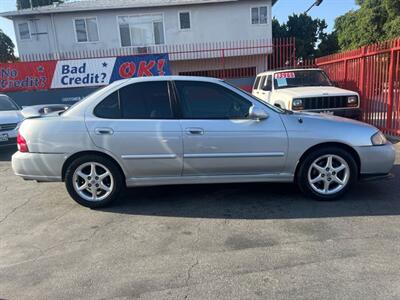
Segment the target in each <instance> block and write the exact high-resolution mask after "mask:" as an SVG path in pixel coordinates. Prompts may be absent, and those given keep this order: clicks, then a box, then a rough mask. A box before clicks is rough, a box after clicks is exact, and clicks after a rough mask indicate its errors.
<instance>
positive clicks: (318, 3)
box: [304, 0, 324, 14]
mask: <svg viewBox="0 0 400 300" xmlns="http://www.w3.org/2000/svg"><path fill="white" fill-rule="evenodd" d="M322 1H324V0H315V2H314V3H313V4H312V5H311V6H310V8H309V9H307V10H306V11H305V12H304V13H305V14H307V13H308V12H309V11H310V10H311V8H313V7H314V6H320V5H321V3H322Z"/></svg>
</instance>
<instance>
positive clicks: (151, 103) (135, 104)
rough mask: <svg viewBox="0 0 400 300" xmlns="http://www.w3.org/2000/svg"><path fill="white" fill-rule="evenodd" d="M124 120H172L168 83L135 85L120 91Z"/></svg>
mask: <svg viewBox="0 0 400 300" xmlns="http://www.w3.org/2000/svg"><path fill="white" fill-rule="evenodd" d="M119 97H120V101H121V107H122V118H124V119H172V118H173V114H172V109H171V103H170V100H169V93H168V83H167V81H154V82H143V83H134V84H131V85H128V86H125V87H123V88H121V89H120V90H119Z"/></svg>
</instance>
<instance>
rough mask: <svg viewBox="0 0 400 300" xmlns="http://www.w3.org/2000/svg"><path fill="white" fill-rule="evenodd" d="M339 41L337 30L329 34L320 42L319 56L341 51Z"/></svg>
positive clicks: (317, 54)
mask: <svg viewBox="0 0 400 300" xmlns="http://www.w3.org/2000/svg"><path fill="white" fill-rule="evenodd" d="M339 50H340V48H339V42H338V38H337V35H336V32H332V33H329V34H327V35H326V36H325V37H324V38H323V39H322V40H321V42H320V43H319V45H318V50H317V53H316V56H317V57H320V56H325V55H329V54H333V53H336V52H339Z"/></svg>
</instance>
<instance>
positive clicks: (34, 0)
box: [17, 0, 63, 9]
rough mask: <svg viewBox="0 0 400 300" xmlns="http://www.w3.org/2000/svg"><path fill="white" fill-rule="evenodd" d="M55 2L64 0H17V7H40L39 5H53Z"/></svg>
mask: <svg viewBox="0 0 400 300" xmlns="http://www.w3.org/2000/svg"><path fill="white" fill-rule="evenodd" d="M55 2H59V3H61V2H63V1H62V0H17V8H18V9H25V8H31V4H32V7H39V6H46V5H51V4H53V3H55Z"/></svg>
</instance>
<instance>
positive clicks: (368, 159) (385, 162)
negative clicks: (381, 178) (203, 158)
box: [355, 143, 396, 177]
mask: <svg viewBox="0 0 400 300" xmlns="http://www.w3.org/2000/svg"><path fill="white" fill-rule="evenodd" d="M355 150H356V151H357V153H358V155H359V157H360V162H361V170H360V174H361V176H362V177H363V176H365V175H376V174H389V173H390V171H391V170H392V169H393V166H394V162H395V159H396V150H395V148H394V146H393V144H391V143H388V144H386V145H382V146H364V147H355Z"/></svg>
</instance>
